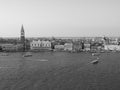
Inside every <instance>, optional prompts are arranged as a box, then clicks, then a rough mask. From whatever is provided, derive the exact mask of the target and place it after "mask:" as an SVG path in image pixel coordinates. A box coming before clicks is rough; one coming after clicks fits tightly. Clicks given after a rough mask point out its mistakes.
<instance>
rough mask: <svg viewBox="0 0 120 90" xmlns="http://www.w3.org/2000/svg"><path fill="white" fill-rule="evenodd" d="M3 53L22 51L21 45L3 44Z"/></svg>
mask: <svg viewBox="0 0 120 90" xmlns="http://www.w3.org/2000/svg"><path fill="white" fill-rule="evenodd" d="M0 46H1V48H2V51H20V50H21V48H22V45H21V44H16V45H15V44H1V45H0Z"/></svg>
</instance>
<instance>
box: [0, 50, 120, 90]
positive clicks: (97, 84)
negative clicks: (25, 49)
mask: <svg viewBox="0 0 120 90" xmlns="http://www.w3.org/2000/svg"><path fill="white" fill-rule="evenodd" d="M119 54H120V53H102V54H101V55H100V56H99V58H100V59H99V63H98V64H97V65H93V64H91V63H90V62H91V61H92V60H94V59H95V58H96V57H94V56H92V55H91V54H90V53H67V52H40V53H32V55H33V56H32V57H22V55H23V54H22V53H9V56H0V90H119V88H120V86H119V83H120V61H119V58H120V55H119Z"/></svg>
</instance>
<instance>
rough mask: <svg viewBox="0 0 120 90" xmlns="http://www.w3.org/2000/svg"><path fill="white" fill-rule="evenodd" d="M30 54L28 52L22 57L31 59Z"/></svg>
mask: <svg viewBox="0 0 120 90" xmlns="http://www.w3.org/2000/svg"><path fill="white" fill-rule="evenodd" d="M31 56H32V54H31V53H30V52H27V53H26V54H24V55H23V57H31Z"/></svg>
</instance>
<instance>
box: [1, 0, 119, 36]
mask: <svg viewBox="0 0 120 90" xmlns="http://www.w3.org/2000/svg"><path fill="white" fill-rule="evenodd" d="M22 24H23V25H24V29H25V35H26V36H27V37H51V36H55V37H67V36H69V37H71V36H73V37H81V36H103V35H106V36H120V0H0V37H19V35H20V29H21V25H22Z"/></svg>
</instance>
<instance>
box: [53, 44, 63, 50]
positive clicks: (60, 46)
mask: <svg viewBox="0 0 120 90" xmlns="http://www.w3.org/2000/svg"><path fill="white" fill-rule="evenodd" d="M63 50H64V45H55V51H63Z"/></svg>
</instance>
